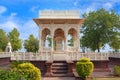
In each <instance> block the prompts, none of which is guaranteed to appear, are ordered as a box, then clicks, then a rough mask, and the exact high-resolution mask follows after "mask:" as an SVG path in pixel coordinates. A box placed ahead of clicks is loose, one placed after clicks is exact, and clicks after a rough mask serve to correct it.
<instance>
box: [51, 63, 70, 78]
mask: <svg viewBox="0 0 120 80" xmlns="http://www.w3.org/2000/svg"><path fill="white" fill-rule="evenodd" d="M51 72H52V76H55V77H56V76H57V77H64V76H67V73H68V66H67V63H66V61H54V62H53V64H52V70H51Z"/></svg>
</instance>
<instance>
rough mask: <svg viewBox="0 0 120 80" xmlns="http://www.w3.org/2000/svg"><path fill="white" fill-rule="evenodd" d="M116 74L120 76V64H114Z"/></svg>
mask: <svg viewBox="0 0 120 80" xmlns="http://www.w3.org/2000/svg"><path fill="white" fill-rule="evenodd" d="M113 72H114V75H116V76H120V66H117V65H116V66H114V71H113Z"/></svg>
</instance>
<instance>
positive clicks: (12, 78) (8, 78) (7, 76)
mask: <svg viewBox="0 0 120 80" xmlns="http://www.w3.org/2000/svg"><path fill="white" fill-rule="evenodd" d="M19 79H20V76H19V74H18V73H17V72H15V71H12V70H5V69H0V80H19Z"/></svg>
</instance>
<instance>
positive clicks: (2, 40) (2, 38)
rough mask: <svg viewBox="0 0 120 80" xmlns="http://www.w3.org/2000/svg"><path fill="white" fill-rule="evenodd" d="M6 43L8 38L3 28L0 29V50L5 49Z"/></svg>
mask: <svg viewBox="0 0 120 80" xmlns="http://www.w3.org/2000/svg"><path fill="white" fill-rule="evenodd" d="M7 43H8V38H7V35H6V33H5V32H4V30H2V29H0V52H2V51H5V48H6V46H7Z"/></svg>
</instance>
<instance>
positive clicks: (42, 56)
mask: <svg viewBox="0 0 120 80" xmlns="http://www.w3.org/2000/svg"><path fill="white" fill-rule="evenodd" d="M5 57H10V58H11V60H31V61H32V60H33V61H35V60H36V61H37V60H43V61H46V60H73V61H76V60H80V58H82V57H87V58H90V59H91V60H109V57H113V58H120V53H80V52H76V51H72V52H68V51H67V52H50V51H42V52H39V53H30V52H29V53H28V52H27V53H24V52H13V53H9V52H0V58H5Z"/></svg>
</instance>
